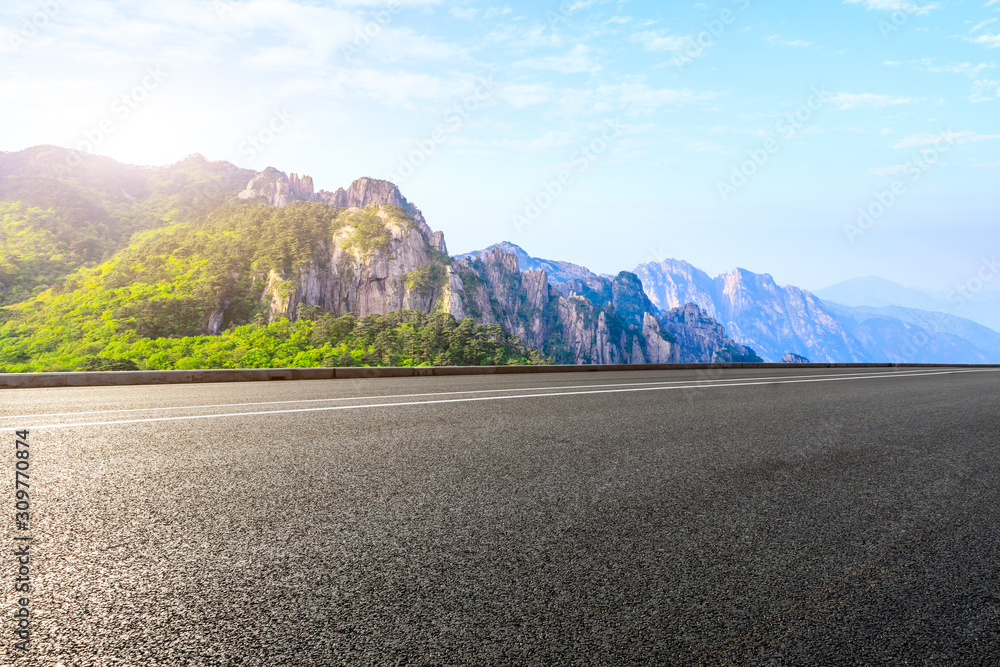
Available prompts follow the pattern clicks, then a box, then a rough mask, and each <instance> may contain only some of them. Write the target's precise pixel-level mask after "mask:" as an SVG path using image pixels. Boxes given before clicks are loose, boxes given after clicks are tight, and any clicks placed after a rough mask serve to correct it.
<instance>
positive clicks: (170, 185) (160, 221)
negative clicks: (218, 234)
mask: <svg viewBox="0 0 1000 667" xmlns="http://www.w3.org/2000/svg"><path fill="white" fill-rule="evenodd" d="M252 175H253V172H252V171H249V170H245V169H239V168H237V167H235V166H234V165H232V164H229V163H226V162H208V161H207V160H205V159H204V158H203V157H201V156H191V157H189V158H187V159H185V160H182V161H181V162H178V163H177V164H174V165H172V166H170V167H163V168H140V167H134V166H130V165H123V164H120V163H118V162H115V161H114V160H110V159H108V158H103V157H99V156H94V155H89V154H86V153H76V152H73V151H68V150H65V149H61V148H55V147H52V146H39V147H35V148H31V149H28V150H24V151H20V152H18V153H0V305H7V304H12V303H17V302H19V301H23V300H25V299H27V298H30V297H31V296H34V295H36V294H39V293H41V292H42V291H44V290H45V289H47V288H48V287H50V286H52V285H54V284H55V283H56V282H57V281H58V280H59V279H60V278H61V277H63V276H65V275H67V274H68V273H70V272H72V271H74V270H75V269H77V268H79V267H82V266H93V265H95V264H96V263H98V262H100V261H103V260H106V259H108V258H110V257H111V255H112V254H113V253H114V252H115V251H116V250H118V249H120V248H123V247H124V246H126V245H127V244H128V242H129V239H130V237H131V236H132V234H134V233H136V232H139V231H143V230H148V229H155V228H158V227H161V226H163V225H165V224H170V223H172V222H175V221H179V220H190V219H194V218H197V217H198V216H202V215H205V214H206V213H207V212H209V211H211V210H212V209H214V208H215V207H217V206H218V205H219V204H221V203H222V202H223V201H225V199H226V198H227V197H230V196H232V195H233V194H234V193H235V192H237V191H239V190H240V189H242V188H243V187H244V186H245V185H246V183H247V180H248V179H249V178H251V177H252Z"/></svg>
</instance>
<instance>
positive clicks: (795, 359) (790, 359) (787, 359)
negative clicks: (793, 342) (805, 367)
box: [781, 352, 809, 364]
mask: <svg viewBox="0 0 1000 667" xmlns="http://www.w3.org/2000/svg"><path fill="white" fill-rule="evenodd" d="M781 363H783V364H808V363H809V360H808V359H806V358H805V357H803V356H802V355H801V354H795V353H794V352H789V353H788V354H786V355H785V356H783V357H782V358H781Z"/></svg>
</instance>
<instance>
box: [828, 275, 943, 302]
mask: <svg viewBox="0 0 1000 667" xmlns="http://www.w3.org/2000/svg"><path fill="white" fill-rule="evenodd" d="M815 294H816V296H818V297H819V298H821V299H824V300H826V301H833V302H834V303H839V304H842V305H844V306H851V307H853V306H871V307H874V308H880V307H882V306H902V307H904V308H918V309H920V310H940V309H941V308H940V306H941V301H940V300H938V299H936V298H934V297H933V296H931V295H929V294H927V293H925V292H922V291H920V290H917V289H913V288H910V287H903V286H902V285H900V284H898V283H894V282H892V281H891V280H886V279H884V278H879V277H878V276H867V277H864V278H852V279H851V280H845V281H844V282H841V283H837V284H836V285H831V286H830V287H826V288H824V289H821V290H817V291H816V292H815Z"/></svg>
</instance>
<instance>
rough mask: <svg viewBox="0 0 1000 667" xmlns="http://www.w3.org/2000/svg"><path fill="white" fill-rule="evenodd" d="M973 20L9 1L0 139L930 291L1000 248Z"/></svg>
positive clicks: (729, 1)
mask: <svg viewBox="0 0 1000 667" xmlns="http://www.w3.org/2000/svg"><path fill="white" fill-rule="evenodd" d="M998 18H1000V1H998V0H975V1H973V2H969V3H958V2H950V1H948V0H938V1H936V2H927V1H924V0H914V1H913V2H905V1H903V0H846V1H843V2H840V1H835V2H828V3H815V4H808V5H807V4H800V3H792V2H777V3H767V4H766V5H765V4H763V3H757V2H755V1H754V0H725V1H720V2H714V3H693V4H691V5H687V6H683V7H681V6H672V7H664V6H663V5H662V4H661V3H653V2H626V1H624V0H576V1H574V2H564V3H562V4H560V3H558V2H553V3H530V2H526V1H518V2H507V3H484V2H474V1H466V2H447V3H446V2H440V1H437V0H399V1H394V2H377V1H375V0H371V1H369V0H346V1H343V2H337V1H333V2H304V1H295V0H244V1H239V0H180V1H178V2H170V3H167V2H144V3H139V2H127V1H123V0H118V1H111V0H98V1H95V2H87V3H83V2H78V1H70V0H65V1H59V0H40V1H39V0H32V1H21V0H15V1H12V2H7V3H4V5H3V7H2V8H0V68H2V70H0V89H2V90H4V91H5V101H6V102H7V103H6V104H4V105H2V107H0V120H2V122H0V127H3V128H4V131H3V134H2V138H0V150H6V151H13V150H20V149H23V148H27V147H29V146H33V145H37V144H56V145H60V146H64V147H72V148H78V149H80V150H89V151H91V152H94V153H97V154H102V155H107V156H109V157H112V158H115V159H118V160H121V161H124V162H129V163H134V164H147V165H163V164H170V163H173V162H176V161H177V160H179V159H181V158H183V157H184V156H186V155H188V154H190V153H195V152H197V153H201V154H203V155H205V156H206V157H208V158H209V159H213V160H228V161H231V162H233V163H235V164H237V165H239V166H241V167H247V168H252V169H257V170H260V169H263V168H265V167H266V166H269V165H270V166H275V167H277V168H278V169H281V170H283V171H286V172H290V171H296V172H299V173H307V174H310V175H312V176H313V177H314V179H315V182H316V186H317V188H326V189H330V190H333V189H336V188H337V187H340V186H345V185H347V184H349V183H350V182H351V181H352V180H354V179H355V178H356V177H358V176H362V175H368V176H373V177H376V178H384V179H388V180H392V181H393V182H395V183H397V184H398V185H399V187H400V189H401V191H402V192H403V194H404V195H405V196H406V197H407V198H408V199H409V200H410V201H412V202H414V203H415V204H417V205H418V206H419V207H420V208H421V209H422V210H423V212H424V214H425V216H426V217H427V220H428V222H429V223H430V225H431V226H432V227H433V228H434V229H440V230H443V231H444V232H445V234H446V237H447V239H448V243H449V247H450V249H451V250H452V251H453V252H461V251H467V250H472V249H476V248H482V247H485V246H487V245H490V244H492V243H496V242H499V241H503V240H509V241H511V242H513V243H516V244H518V245H520V246H522V247H524V248H525V249H526V250H527V251H528V252H529V253H531V254H532V255H535V256H538V257H546V258H551V259H560V260H566V261H571V262H574V263H578V264H582V265H586V266H588V267H589V268H591V269H592V270H594V271H598V272H607V273H615V272H617V271H619V270H623V269H626V270H630V269H632V268H633V267H635V266H636V265H637V264H639V263H642V262H647V261H654V260H657V259H662V258H666V257H673V258H678V259H683V260H686V261H689V262H691V263H692V264H694V265H696V266H699V267H700V268H703V269H704V270H706V271H708V272H709V273H711V274H713V275H714V274H718V273H721V272H724V271H727V270H729V269H731V268H733V267H735V266H741V267H745V268H747V269H750V270H752V271H757V272H761V273H770V274H771V275H773V276H774V277H775V279H776V280H777V281H778V282H779V283H782V284H784V283H792V284H796V285H800V286H802V287H805V288H809V289H818V288H822V287H825V286H826V285H829V284H832V283H835V282H839V281H841V280H845V279H849V278H854V277H858V276H866V275H872V274H874V275H879V276H882V277H884V278H888V279H890V280H895V281H897V282H900V283H903V284H905V285H910V286H914V287H922V288H926V289H931V290H935V291H943V292H947V291H950V290H951V289H953V288H954V286H955V285H956V284H960V283H964V282H965V281H966V280H967V279H969V278H970V277H971V276H974V275H975V274H976V272H977V271H978V270H979V268H980V267H981V266H982V264H983V261H984V258H990V257H993V256H995V255H996V253H997V251H998V250H1000V233H998V232H997V226H996V221H997V218H998V213H1000V202H998V199H997V197H996V195H995V194H994V193H995V183H996V180H997V174H998V169H1000V157H998V156H1000V151H998V147H1000V143H998V140H1000V129H998V128H997V122H996V118H997V105H998V103H1000V72H998V70H997V58H996V55H997V54H998V53H1000V51H997V50H996V49H997V48H998V47H1000V22H998ZM859 209H861V210H864V211H867V212H868V213H869V216H870V217H869V218H867V219H862V222H863V225H859V224H858V220H859ZM988 287H989V288H991V289H993V288H996V287H998V286H997V285H989V286H988Z"/></svg>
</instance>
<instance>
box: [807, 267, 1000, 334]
mask: <svg viewBox="0 0 1000 667" xmlns="http://www.w3.org/2000/svg"><path fill="white" fill-rule="evenodd" d="M815 294H816V296H818V297H820V298H821V299H824V300H826V301H832V302H834V303H839V304H841V305H844V306H848V307H858V306H867V307H872V308H881V307H885V306H897V307H901V308H910V309H914V308H915V309H918V310H924V311H931V312H941V313H948V314H950V315H952V316H954V317H960V318H964V319H967V320H972V321H973V322H977V323H978V324H980V325H982V326H985V327H989V328H990V329H992V330H993V331H998V332H1000V292H996V291H992V292H990V291H979V292H976V293H972V292H971V291H970V292H968V293H967V294H966V295H962V294H960V293H959V292H958V290H957V289H956V290H955V291H953V292H950V293H936V292H930V291H927V290H920V289H914V288H912V287H904V286H902V285H900V284H898V283H894V282H892V281H890V280H886V279H884V278H879V277H878V276H868V277H865V278H853V279H851V280H845V281H844V282H841V283H837V284H836V285H831V286H830V287H825V288H823V289H821V290H817V291H816V292H815Z"/></svg>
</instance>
